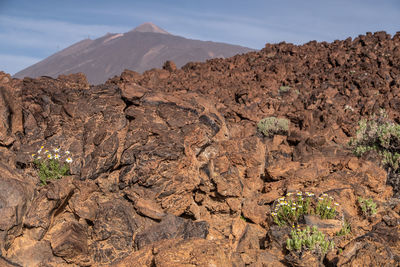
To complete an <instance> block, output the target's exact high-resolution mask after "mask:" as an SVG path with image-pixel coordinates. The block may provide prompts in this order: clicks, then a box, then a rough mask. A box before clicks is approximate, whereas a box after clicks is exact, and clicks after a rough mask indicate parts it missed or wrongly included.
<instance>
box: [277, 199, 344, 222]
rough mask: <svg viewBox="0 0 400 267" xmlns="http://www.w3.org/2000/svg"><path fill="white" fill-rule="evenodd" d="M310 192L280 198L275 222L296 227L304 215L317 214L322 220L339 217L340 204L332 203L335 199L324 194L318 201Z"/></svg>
mask: <svg viewBox="0 0 400 267" xmlns="http://www.w3.org/2000/svg"><path fill="white" fill-rule="evenodd" d="M314 196H315V195H314V194H313V193H310V192H306V193H305V194H303V193H302V192H297V193H288V194H287V195H286V196H285V197H281V198H279V199H278V200H277V201H276V203H275V205H274V206H275V207H274V210H273V212H271V215H272V218H273V220H274V222H275V223H276V224H277V225H278V226H284V225H292V226H294V225H296V224H298V221H299V220H300V219H301V218H302V216H304V215H310V214H315V215H317V216H319V217H320V218H321V219H333V218H335V217H336V215H337V211H336V207H337V206H339V204H338V203H332V201H333V198H332V197H329V196H328V195H327V194H322V195H321V196H319V197H318V198H317V199H316V198H315V197H314Z"/></svg>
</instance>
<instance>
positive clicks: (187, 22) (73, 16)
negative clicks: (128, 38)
mask: <svg viewBox="0 0 400 267" xmlns="http://www.w3.org/2000/svg"><path fill="white" fill-rule="evenodd" d="M399 17H400V2H399V1H395V0H386V1H379V2H378V1H372V0H367V1H362V0H352V1H345V0H338V1H331V2H326V1H325V2H323V1H315V0H311V1H307V2H298V1H295V0H290V1H278V0H270V1H261V0H257V1H249V2H248V3H247V4H246V5H244V4H243V1H236V0H235V1H229V2H228V1H209V0H205V1H202V2H189V1H185V0H178V1H173V2H168V3H167V2H165V1H161V0H158V1H135V2H132V1H114V2H112V3H111V2H108V1H76V0H71V1H68V2H59V1H57V2H55V1H51V0H39V1H34V2H33V1H27V0H15V1H11V0H3V1H0V36H1V39H2V42H1V44H0V58H1V60H0V70H2V71H6V72H8V73H10V74H15V73H16V72H18V71H20V70H22V69H24V68H26V67H28V66H30V65H32V64H35V63H37V62H39V61H41V60H43V59H44V58H46V57H48V56H50V55H52V54H54V53H56V52H58V51H60V50H62V49H64V48H66V47H68V46H70V45H72V44H74V43H76V42H79V41H81V40H82V39H85V38H90V39H96V38H98V37H100V36H103V35H105V34H106V33H108V32H111V33H123V32H127V31H129V30H131V29H133V28H135V27H137V26H139V25H140V24H142V23H144V22H152V23H154V24H156V25H157V26H159V27H161V28H162V29H164V30H166V31H167V32H169V33H171V34H173V35H179V36H182V37H186V38H190V39H198V40H204V41H214V42H224V43H229V44H235V45H241V46H246V47H250V48H254V49H261V48H263V47H264V45H265V44H266V43H278V42H281V41H285V42H290V43H295V44H302V43H306V42H308V41H311V40H317V41H328V42H331V41H334V40H336V39H345V38H347V37H352V38H355V37H357V36H358V35H360V34H365V33H366V32H376V31H386V32H387V33H389V34H391V35H394V34H395V33H396V32H397V31H400V21H399V19H398V18H399Z"/></svg>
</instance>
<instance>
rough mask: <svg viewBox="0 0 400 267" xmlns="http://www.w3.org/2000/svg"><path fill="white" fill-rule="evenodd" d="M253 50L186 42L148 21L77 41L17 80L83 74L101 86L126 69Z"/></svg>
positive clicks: (140, 69) (197, 59)
mask: <svg viewBox="0 0 400 267" xmlns="http://www.w3.org/2000/svg"><path fill="white" fill-rule="evenodd" d="M250 51H253V49H251V48H247V47H243V46H237V45H230V44H225V43H216V42H209V41H207V42H206V41H199V40H191V39H186V38H184V37H180V36H176V35H172V34H170V33H168V32H167V31H165V30H163V29H161V28H160V27H158V26H156V25H154V24H152V23H149V22H147V23H144V24H142V25H140V26H138V27H136V28H134V29H133V30H131V31H129V32H126V33H108V34H106V35H104V36H103V37H100V38H98V39H95V40H90V39H85V40H82V41H80V42H77V43H75V44H73V45H71V46H70V47H67V48H65V49H64V50H62V51H60V52H58V53H55V54H53V55H51V56H49V57H48V58H46V59H44V60H42V61H40V62H38V63H36V64H34V65H32V66H30V67H28V68H26V69H24V70H22V71H20V72H18V73H16V74H15V75H14V77H15V78H24V77H27V76H28V77H32V78H36V77H39V76H51V77H54V78H56V77H57V76H58V75H60V74H71V73H78V72H82V73H84V74H85V75H86V76H87V79H88V81H89V82H90V83H92V84H100V83H104V82H105V81H106V80H107V79H109V78H111V77H113V76H115V75H119V74H121V72H122V71H124V70H125V69H130V70H134V71H137V72H144V71H146V70H149V69H152V68H161V67H162V66H163V64H164V63H165V62H166V61H167V60H171V61H173V62H175V64H176V66H177V67H178V68H179V67H182V66H183V65H185V64H186V63H188V62H190V61H206V60H207V59H211V58H216V57H218V58H227V57H231V56H234V55H236V54H242V53H247V52H250Z"/></svg>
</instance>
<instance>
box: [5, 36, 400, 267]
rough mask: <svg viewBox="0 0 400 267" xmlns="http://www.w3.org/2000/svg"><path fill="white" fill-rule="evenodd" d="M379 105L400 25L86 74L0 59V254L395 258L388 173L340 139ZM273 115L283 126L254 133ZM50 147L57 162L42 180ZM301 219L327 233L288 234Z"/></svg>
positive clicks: (17, 257)
mask: <svg viewBox="0 0 400 267" xmlns="http://www.w3.org/2000/svg"><path fill="white" fill-rule="evenodd" d="M381 110H384V111H385V112H386V114H387V118H386V119H387V120H390V121H391V122H393V124H399V123H400V32H398V33H397V34H396V35H394V36H390V35H389V34H387V33H385V32H377V33H374V34H372V33H367V34H366V35H360V36H359V37H357V38H354V39H352V38H348V39H346V40H342V41H339V40H338V41H334V42H332V43H327V42H322V43H320V42H316V41H312V42H309V43H306V44H304V45H293V44H288V43H279V44H267V45H265V48H263V49H262V50H260V51H258V52H250V53H247V54H243V55H236V56H234V57H231V58H227V59H212V60H208V61H207V62H205V63H188V64H186V65H185V66H183V67H182V68H181V69H178V68H176V66H175V64H174V63H173V62H170V61H168V62H166V63H165V64H164V67H163V69H152V70H149V71H146V72H144V73H143V74H139V73H137V72H134V71H130V70H126V71H124V72H123V73H122V74H121V75H120V76H115V77H114V78H111V79H109V80H108V81H107V82H106V83H105V84H102V85H97V86H92V85H90V84H89V83H88V82H87V80H86V77H85V76H84V75H83V74H80V73H78V74H71V75H67V76H65V75H61V76H59V77H58V78H50V77H40V78H37V79H31V78H24V79H14V78H11V76H10V75H8V74H5V73H3V72H0V118H1V120H0V266H4V267H9V266H43V267H44V266H46V267H47V266H148V267H155V266H157V267H161V266H171V267H172V266H210V267H211V266H215V267H220V266H222V267H224V266H235V267H236V266H237V267H239V266H252V267H259V266H260V267H261V266H274V267H279V266H307V267H311V266H400V199H399V197H400V174H399V172H398V171H396V170H395V169H393V168H388V167H387V165H385V164H383V163H382V160H381V156H382V155H380V154H379V153H374V151H369V152H368V153H364V154H363V155H361V156H357V155H355V154H354V151H353V150H354V149H353V148H352V146H351V145H350V144H349V142H350V141H351V140H352V139H354V138H355V137H356V136H357V130H358V129H359V128H360V126H359V122H360V121H361V120H362V119H370V118H373V116H374V114H375V115H376V114H379V112H381ZM270 117H274V118H276V119H285V120H287V122H288V129H287V131H281V132H279V133H276V134H272V135H265V134H263V133H262V132H261V131H260V127H258V125H259V122H260V120H262V119H264V118H270ZM393 146H394V148H396V149H398V150H397V151H400V144H393ZM42 147H43V148H42ZM45 149H46V150H49V151H48V152H45ZM54 149H59V150H56V151H54ZM53 151H54V152H53ZM68 152H69V153H68ZM390 152H391V153H392V152H393V153H394V150H391V151H390ZM46 153H47V154H46ZM51 153H53V154H51ZM55 153H59V155H61V158H62V159H63V160H64V158H63V157H64V156H66V157H68V159H70V161H71V162H70V163H68V164H69V167H70V170H69V173H68V174H67V175H64V176H63V177H62V178H60V179H50V180H48V181H47V182H46V183H45V185H44V183H43V181H41V179H40V175H39V170H38V165H37V164H35V163H34V161H35V159H36V160H37V159H38V157H39V156H40V157H42V156H43V157H46V156H49V155H51V156H52V157H55V155H56V154H55ZM57 155H58V154H57ZM299 199H301V201H303V199H304V203H303V202H301V203H302V205H300V204H299V203H300V202H298V201H300V200H299ZM306 199H310V201H311V203H313V204H310V205H311V206H312V205H314V206H313V207H314V208H315V209H314V211H313V212H309V213H310V214H303V215H301V216H299V217H298V218H297V217H296V219H293V218H292V217H291V218H292V219H291V220H289V219H288V221H286V223H282V222H284V219H282V220H281V221H279V219H277V216H280V215H282V214H283V213H282V211H283V209H284V208H285V207H286V206H287V205H289V206H290V205H292V206H290V209H293V210H295V211H296V212H297V210H298V209H303V208H304V207H302V206H305V205H306V202H305V201H306ZM362 199H364V200H370V201H371V202H369V203H374V204H375V207H376V210H375V211H374V212H373V211H372V208H371V210H369V212H368V210H367V211H365V210H363V208H365V206H363V204H362V203H363V202H362ZM296 201H297V202H296ZM321 201H327V202H326V203H328V202H329V203H328V204H327V205H326V207H324V209H325V211H327V212H328V211H332V210H333V209H334V211H332V212H333V213H332V214H333V215H332V216H330V215H329V216H330V217H329V216H328V215H327V217H325V218H324V216H322V215H321V213H319V211H318V209H317V206H318V204H317V203H322V202H321ZM285 203H286V204H285ZM293 203H296V204H297V206H296V205H293ZM285 205H286V206H285ZM368 205H369V204H368ZM371 205H372V204H371ZM370 207H371V206H370ZM279 214H280V215H279ZM319 215H320V216H319ZM282 216H283V215H282ZM281 218H283V217H281ZM277 222H280V223H277ZM307 227H310V228H312V227H314V229H316V228H318V231H320V233H322V235H323V240H325V241H326V242H328V241H329V242H331V243H329V244H332V246H329V248H328V249H327V250H326V251H324V250H323V249H322V247H323V246H322V245H321V244H322V243H318V242H317V243H316V246H314V247H307V246H306V245H304V246H301V248H300V249H295V248H293V247H291V246H289V243H290V238H292V239H293V238H294V235H295V233H296V232H297V233H303V231H305V230H304V229H308V228H307ZM313 231H314V230H313Z"/></svg>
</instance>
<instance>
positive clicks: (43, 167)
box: [32, 146, 72, 185]
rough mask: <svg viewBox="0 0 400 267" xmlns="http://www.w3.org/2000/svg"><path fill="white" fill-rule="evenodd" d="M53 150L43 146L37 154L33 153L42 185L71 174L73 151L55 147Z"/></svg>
mask: <svg viewBox="0 0 400 267" xmlns="http://www.w3.org/2000/svg"><path fill="white" fill-rule="evenodd" d="M53 152H54V153H51V151H50V150H48V149H45V148H44V146H41V147H40V149H39V150H38V151H37V153H36V154H32V159H33V164H34V166H35V168H36V169H37V170H38V175H39V178H40V181H41V184H42V185H46V184H47V181H49V180H54V179H60V178H62V177H64V176H66V175H69V174H70V163H72V157H71V155H70V154H71V153H70V152H69V151H65V152H61V151H60V149H59V148H55V149H53Z"/></svg>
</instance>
